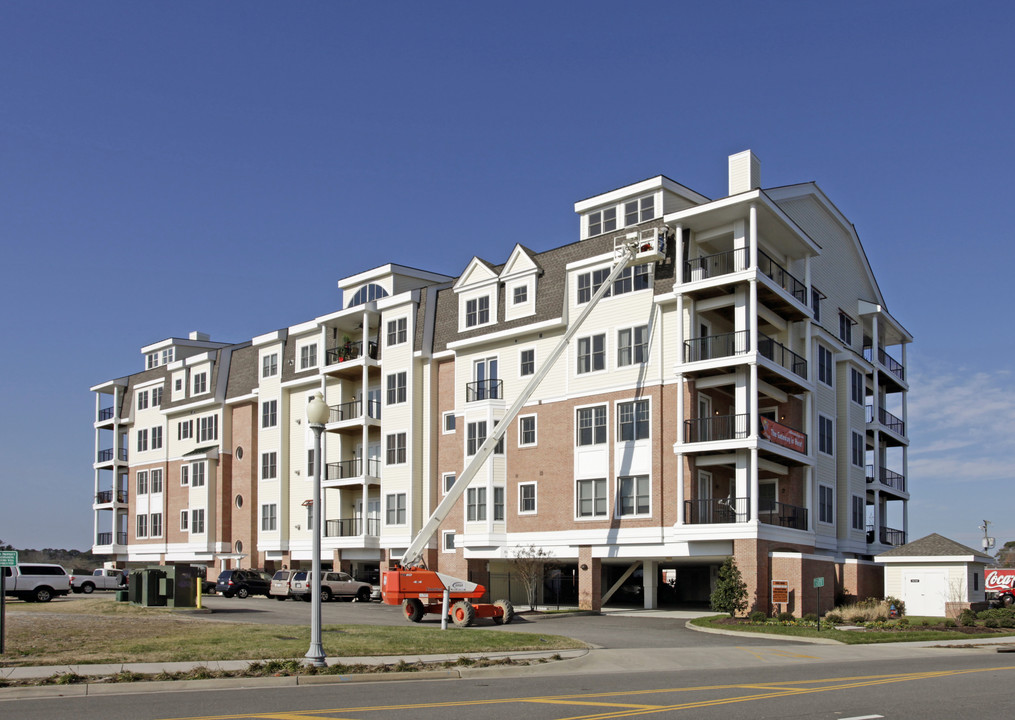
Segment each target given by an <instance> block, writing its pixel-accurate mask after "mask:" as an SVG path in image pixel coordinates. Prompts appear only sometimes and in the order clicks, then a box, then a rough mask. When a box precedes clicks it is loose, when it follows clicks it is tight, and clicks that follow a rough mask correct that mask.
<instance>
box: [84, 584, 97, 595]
mask: <svg viewBox="0 0 1015 720" xmlns="http://www.w3.org/2000/svg"><path fill="white" fill-rule="evenodd" d="M81 592H83V593H84V594H85V595H91V594H92V593H93V592H95V584H94V583H90V582H87V583H85V584H84V585H82V586H81Z"/></svg>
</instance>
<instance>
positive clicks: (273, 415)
mask: <svg viewBox="0 0 1015 720" xmlns="http://www.w3.org/2000/svg"><path fill="white" fill-rule="evenodd" d="M276 425H278V400H265V401H264V402H263V403H261V427H263V428H272V427H275V426H276Z"/></svg>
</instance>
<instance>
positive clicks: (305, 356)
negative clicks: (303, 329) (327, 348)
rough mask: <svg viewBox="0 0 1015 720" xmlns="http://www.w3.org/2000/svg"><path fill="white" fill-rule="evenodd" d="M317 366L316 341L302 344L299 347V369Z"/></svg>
mask: <svg viewBox="0 0 1015 720" xmlns="http://www.w3.org/2000/svg"><path fill="white" fill-rule="evenodd" d="M315 367H317V343H311V344H310V345H304V346H303V347H301V348H300V370H308V369H310V368H315Z"/></svg>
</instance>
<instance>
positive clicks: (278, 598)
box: [275, 595, 285, 602]
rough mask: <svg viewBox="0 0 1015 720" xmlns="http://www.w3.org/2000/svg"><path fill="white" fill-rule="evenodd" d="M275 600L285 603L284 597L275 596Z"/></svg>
mask: <svg viewBox="0 0 1015 720" xmlns="http://www.w3.org/2000/svg"><path fill="white" fill-rule="evenodd" d="M275 599H276V600H281V601H282V602H285V595H276V596H275Z"/></svg>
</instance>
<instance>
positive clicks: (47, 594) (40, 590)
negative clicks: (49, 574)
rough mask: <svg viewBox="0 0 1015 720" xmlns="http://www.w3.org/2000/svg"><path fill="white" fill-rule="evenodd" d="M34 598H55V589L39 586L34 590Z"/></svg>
mask: <svg viewBox="0 0 1015 720" xmlns="http://www.w3.org/2000/svg"><path fill="white" fill-rule="evenodd" d="M32 599H33V600H34V601H35V602H49V601H50V600H52V599H53V589H52V588H48V587H46V586H42V587H37V588H35V590H33V591H32Z"/></svg>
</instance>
